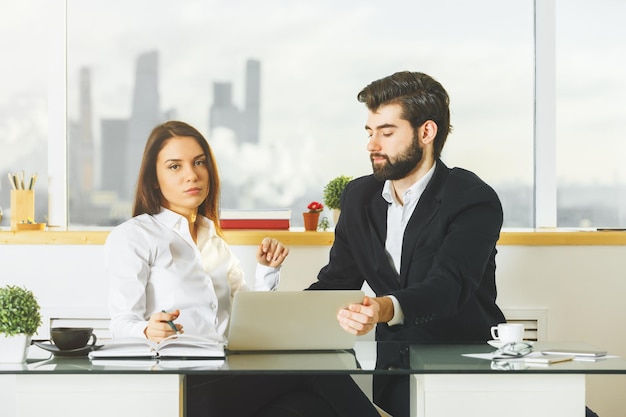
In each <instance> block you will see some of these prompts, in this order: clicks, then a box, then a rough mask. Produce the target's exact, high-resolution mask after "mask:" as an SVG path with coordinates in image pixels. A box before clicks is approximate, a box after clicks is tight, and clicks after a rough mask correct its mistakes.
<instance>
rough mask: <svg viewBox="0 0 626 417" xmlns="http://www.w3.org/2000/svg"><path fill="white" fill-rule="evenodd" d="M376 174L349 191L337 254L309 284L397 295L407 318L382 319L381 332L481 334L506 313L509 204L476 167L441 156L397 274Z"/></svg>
mask: <svg viewBox="0 0 626 417" xmlns="http://www.w3.org/2000/svg"><path fill="white" fill-rule="evenodd" d="M382 187H383V182H381V181H378V180H377V179H375V178H374V176H372V175H370V176H366V177H361V178H358V179H355V180H353V181H351V182H350V183H349V184H348V186H347V187H346V188H345V190H344V192H343V194H342V202H341V216H340V218H339V222H338V224H337V225H336V228H335V241H334V243H333V246H332V248H331V251H330V260H329V263H328V265H326V266H325V267H324V268H322V270H321V271H320V273H319V275H318V281H317V282H316V283H314V284H313V285H311V287H310V289H356V288H361V286H362V284H363V282H364V281H367V283H368V285H369V286H370V287H371V288H372V290H373V291H374V292H375V293H376V295H377V296H383V295H389V294H391V295H394V296H395V297H396V298H397V299H398V301H399V303H400V305H401V307H402V311H403V312H404V316H405V318H404V324H402V325H396V326H388V325H387V324H385V323H379V324H378V325H377V328H376V339H377V340H399V341H408V342H411V343H454V342H472V341H475V342H479V341H486V340H489V339H490V338H491V335H490V328H491V326H493V325H496V324H498V323H500V322H503V321H504V316H503V314H502V312H501V310H500V309H499V308H498V306H497V305H496V282H495V271H496V262H495V256H496V248H495V246H496V242H497V241H498V238H499V235H500V229H501V227H502V206H501V204H500V200H499V198H498V196H497V194H496V193H495V191H494V190H493V189H492V188H491V187H490V186H488V185H487V184H486V183H485V182H483V181H482V180H481V179H480V178H478V177H477V176H476V175H475V174H473V173H471V172H469V171H466V170H463V169H460V168H453V169H450V168H448V167H447V166H446V165H445V164H444V163H443V162H442V161H441V160H437V162H436V168H435V172H434V175H433V177H432V178H431V180H430V182H429V183H428V185H427V187H426V189H425V190H424V193H423V194H422V196H421V198H420V200H419V202H418V204H417V207H416V208H415V211H414V213H413V215H412V217H411V218H410V220H409V222H408V225H407V227H406V231H405V234H404V240H403V246H402V262H401V268H400V274H399V275H398V274H397V273H396V271H395V269H394V268H393V266H392V265H391V263H390V261H389V259H388V256H387V254H386V251H385V238H386V232H387V208H388V203H387V202H386V201H385V200H384V199H383V197H382V196H381V192H382Z"/></svg>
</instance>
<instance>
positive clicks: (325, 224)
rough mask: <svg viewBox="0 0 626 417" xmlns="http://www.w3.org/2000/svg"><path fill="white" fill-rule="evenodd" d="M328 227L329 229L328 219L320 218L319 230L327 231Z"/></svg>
mask: <svg viewBox="0 0 626 417" xmlns="http://www.w3.org/2000/svg"><path fill="white" fill-rule="evenodd" d="M329 227H330V222H329V221H328V217H322V220H320V225H319V228H320V229H322V230H323V231H326V230H328V228H329Z"/></svg>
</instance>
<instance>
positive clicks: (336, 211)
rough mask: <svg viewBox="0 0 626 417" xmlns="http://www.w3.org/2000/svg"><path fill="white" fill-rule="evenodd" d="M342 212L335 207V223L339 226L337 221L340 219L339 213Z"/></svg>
mask: <svg viewBox="0 0 626 417" xmlns="http://www.w3.org/2000/svg"><path fill="white" fill-rule="evenodd" d="M340 214H341V210H339V209H333V224H334V225H335V226H337V222H338V221H339V215H340Z"/></svg>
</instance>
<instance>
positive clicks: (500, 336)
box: [491, 323, 524, 345]
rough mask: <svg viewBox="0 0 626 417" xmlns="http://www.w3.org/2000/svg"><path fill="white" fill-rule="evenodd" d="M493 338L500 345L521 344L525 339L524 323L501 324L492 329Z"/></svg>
mask: <svg viewBox="0 0 626 417" xmlns="http://www.w3.org/2000/svg"><path fill="white" fill-rule="evenodd" d="M491 337H493V338H494V340H499V341H500V343H502V344H503V345H504V344H507V343H519V342H521V341H522V340H523V339H524V325H523V324H522V323H500V324H498V325H497V326H493V327H491Z"/></svg>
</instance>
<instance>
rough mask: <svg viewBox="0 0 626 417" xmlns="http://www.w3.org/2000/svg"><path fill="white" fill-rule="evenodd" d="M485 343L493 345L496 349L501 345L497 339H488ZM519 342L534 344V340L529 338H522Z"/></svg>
mask: <svg viewBox="0 0 626 417" xmlns="http://www.w3.org/2000/svg"><path fill="white" fill-rule="evenodd" d="M487 343H488V344H489V346H493V347H494V348H496V349H500V347H502V342H501V341H499V340H488V341H487ZM521 343H528V344H529V345H531V346H532V345H534V344H535V342H533V341H530V340H523V341H522V342H521Z"/></svg>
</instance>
